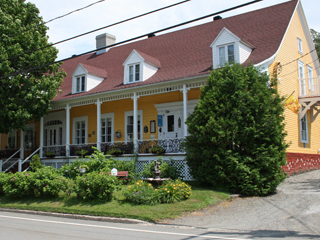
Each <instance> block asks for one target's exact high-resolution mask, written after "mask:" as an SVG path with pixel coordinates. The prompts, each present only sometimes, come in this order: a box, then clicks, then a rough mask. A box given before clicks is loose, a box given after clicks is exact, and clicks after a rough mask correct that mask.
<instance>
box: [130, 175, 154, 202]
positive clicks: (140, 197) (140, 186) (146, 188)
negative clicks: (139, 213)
mask: <svg viewBox="0 0 320 240" xmlns="http://www.w3.org/2000/svg"><path fill="white" fill-rule="evenodd" d="M124 196H125V197H126V199H127V200H128V201H129V202H134V203H137V204H157V203H159V200H158V198H157V192H156V191H155V189H154V188H153V186H152V185H151V183H148V182H145V181H142V180H140V181H137V182H136V183H135V184H133V185H130V186H128V187H127V188H126V190H124Z"/></svg>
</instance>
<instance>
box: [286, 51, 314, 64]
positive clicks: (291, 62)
mask: <svg viewBox="0 0 320 240" xmlns="http://www.w3.org/2000/svg"><path fill="white" fill-rule="evenodd" d="M315 50H316V49H313V50H311V51H310V52H308V53H306V54H304V55H302V56H301V57H299V58H297V59H294V60H292V61H290V62H287V63H285V64H282V67H283V66H286V65H289V64H291V63H294V62H296V61H297V60H299V59H301V58H303V57H305V56H307V55H308V54H310V53H312V52H313V51H315Z"/></svg>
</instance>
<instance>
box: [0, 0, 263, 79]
mask: <svg viewBox="0 0 320 240" xmlns="http://www.w3.org/2000/svg"><path fill="white" fill-rule="evenodd" d="M188 1H189V0H188ZM260 1H263V0H254V1H251V2H247V3H244V4H241V5H237V6H235V7H232V8H228V9H225V10H222V11H218V12H215V13H212V14H209V15H205V16H203V17H200V18H195V19H193V20H190V21H187V22H184V23H180V24H177V25H173V26H171V27H167V28H164V29H161V30H157V31H155V32H151V33H147V34H143V35H140V36H138V37H134V38H131V39H128V40H124V41H122V42H118V43H114V44H110V45H108V46H105V47H101V48H97V49H95V50H91V51H88V52H85V53H82V54H79V55H77V57H78V56H82V55H86V54H89V53H93V52H96V51H99V50H103V49H106V48H110V47H114V46H117V45H120V44H124V43H127V42H131V41H134V40H137V39H140V38H143V37H147V36H150V35H152V34H155V33H159V32H163V31H166V30H170V29H172V28H176V27H180V26H183V25H185V24H189V23H192V22H195V21H199V20H202V19H205V18H208V17H211V16H214V15H218V14H221V13H225V12H228V11H232V10H235V9H237V8H241V7H244V6H248V5H250V4H253V3H257V2H260ZM183 2H185V1H183ZM181 3H182V2H181ZM71 58H72V57H71ZM68 59H70V57H69V58H65V59H62V60H59V61H55V62H51V63H47V64H44V65H41V66H38V67H34V68H30V69H26V70H22V71H16V72H14V73H12V74H9V75H6V76H3V77H0V79H4V78H8V77H12V76H16V75H19V74H23V73H27V72H29V71H34V70H37V69H40V68H43V67H48V66H50V65H53V64H56V63H59V62H63V61H66V60H68Z"/></svg>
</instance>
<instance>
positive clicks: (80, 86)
mask: <svg viewBox="0 0 320 240" xmlns="http://www.w3.org/2000/svg"><path fill="white" fill-rule="evenodd" d="M76 84H77V86H76V92H77V93H78V92H84V91H85V90H86V77H85V76H79V77H77V83H76Z"/></svg>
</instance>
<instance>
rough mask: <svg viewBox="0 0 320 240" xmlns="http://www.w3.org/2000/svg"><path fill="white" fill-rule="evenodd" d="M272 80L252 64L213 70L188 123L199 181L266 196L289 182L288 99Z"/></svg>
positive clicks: (189, 154)
mask: <svg viewBox="0 0 320 240" xmlns="http://www.w3.org/2000/svg"><path fill="white" fill-rule="evenodd" d="M269 81H270V78H269V77H268V76H267V75H266V74H264V73H261V72H259V71H258V70H257V69H255V68H254V67H253V66H248V67H242V66H241V65H239V64H233V65H232V66H229V65H226V66H225V67H223V68H220V69H216V70H214V71H212V73H211V75H210V76H209V78H208V84H207V85H206V86H204V87H203V88H201V95H200V101H199V103H198V105H197V106H196V107H195V110H194V112H193V113H192V114H191V115H190V116H189V117H188V119H187V121H186V123H187V125H188V131H189V133H190V135H189V136H187V137H186V141H185V142H184V146H185V150H186V159H187V162H188V166H189V167H190V169H191V174H192V176H193V177H194V178H195V179H197V180H198V181H199V182H201V183H202V184H207V185H211V186H216V187H219V186H222V187H226V188H227V189H228V190H229V191H231V192H235V193H241V194H243V195H265V194H268V193H272V192H274V191H275V189H276V187H277V186H278V185H279V184H280V183H281V182H282V181H283V180H284V179H285V173H284V172H283V170H282V169H281V166H283V165H285V164H286V148H287V146H288V145H287V144H286V142H285V136H286V133H285V131H284V122H285V121H284V115H283V112H284V108H283V106H284V104H283V100H284V98H282V97H280V95H279V94H278V92H277V87H276V84H277V79H275V78H273V79H271V82H270V83H269ZM270 84H271V85H270Z"/></svg>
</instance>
